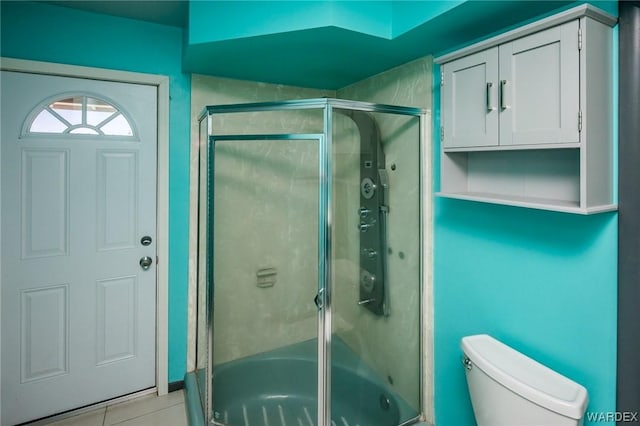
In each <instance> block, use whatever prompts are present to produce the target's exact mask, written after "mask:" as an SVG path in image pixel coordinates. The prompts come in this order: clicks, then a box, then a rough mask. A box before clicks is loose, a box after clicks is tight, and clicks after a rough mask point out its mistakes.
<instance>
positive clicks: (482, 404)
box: [462, 334, 589, 426]
mask: <svg viewBox="0 0 640 426" xmlns="http://www.w3.org/2000/svg"><path fill="white" fill-rule="evenodd" d="M462 350H463V352H464V354H465V359H464V365H465V371H466V376H467V385H468V387H469V394H470V396H471V403H472V405H473V412H474V415H475V417H476V422H477V424H478V426H515V425H517V426H543V425H544V426H577V425H582V423H583V417H584V412H585V410H586V408H587V404H588V402H589V399H588V396H587V390H586V389H585V388H584V387H583V386H581V385H579V384H578V383H576V382H574V381H572V380H570V379H568V378H566V377H564V376H562V375H561V374H559V373H557V372H555V371H553V370H551V369H550V368H548V367H545V366H544V365H542V364H540V363H539V362H537V361H534V360H533V359H531V358H529V357H527V356H525V355H523V354H521V353H520V352H518V351H516V350H514V349H512V348H510V347H509V346H507V345H505V344H504V343H501V342H499V341H497V340H496V339H494V338H492V337H491V336H489V335H486V334H480V335H475V336H467V337H463V338H462Z"/></svg>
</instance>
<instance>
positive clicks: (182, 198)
mask: <svg viewBox="0 0 640 426" xmlns="http://www.w3.org/2000/svg"><path fill="white" fill-rule="evenodd" d="M1 7H2V10H1V13H2V17H1V19H2V20H1V23H2V28H1V34H0V36H1V47H0V55H2V56H5V57H13V58H19V59H29V60H36V61H47V62H56V63H63V64H72V65H83V66H91V67H99V68H110V69H117V70H126V71H135V72H143V73H152V74H163V75H167V76H169V78H170V87H169V90H170V96H171V103H170V110H169V114H170V123H169V132H170V134H169V156H170V159H169V239H170V246H169V381H170V382H172V381H177V380H182V378H183V376H184V373H185V371H186V356H187V349H186V348H187V344H186V341H187V265H188V262H187V259H188V217H189V195H188V193H189V191H188V188H189V108H190V77H189V76H188V75H186V74H182V72H181V66H182V64H181V58H182V30H180V29H178V28H173V27H168V26H162V25H156V24H150V23H146V22H140V21H134V20H129V19H122V18H115V17H111V16H106V15H99V14H94V13H87V12H81V11H77V10H73V9H69V8H64V7H56V6H50V5H47V4H43V3H30V2H7V1H3V2H2V3H1Z"/></svg>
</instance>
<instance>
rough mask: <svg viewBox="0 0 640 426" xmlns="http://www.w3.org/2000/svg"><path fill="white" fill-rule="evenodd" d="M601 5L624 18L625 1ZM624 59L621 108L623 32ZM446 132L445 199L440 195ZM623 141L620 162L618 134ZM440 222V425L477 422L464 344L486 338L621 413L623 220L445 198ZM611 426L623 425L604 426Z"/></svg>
mask: <svg viewBox="0 0 640 426" xmlns="http://www.w3.org/2000/svg"><path fill="white" fill-rule="evenodd" d="M597 6H599V7H602V6H605V10H607V11H609V12H610V13H614V14H616V12H617V7H616V6H617V5H616V3H615V2H613V3H612V2H606V3H604V2H600V4H598V5H597ZM614 52H616V53H615V54H614V58H613V59H614V62H613V63H614V76H616V80H614V84H613V87H612V91H613V93H615V94H616V95H614V105H615V106H616V107H617V60H616V58H617V29H615V30H614ZM433 76H434V85H433V87H434V105H435V106H436V107H435V109H434V128H435V129H439V128H440V111H439V107H438V106H439V104H440V99H439V90H440V86H439V85H440V67H439V66H434V74H433ZM616 107H614V111H612V115H613V116H614V117H617V113H616V111H617V110H616ZM614 122H617V118H616V119H615V120H614ZM438 134H439V132H434V135H436V140H434V144H435V145H434V154H435V164H434V170H435V174H436V175H435V182H434V186H435V191H437V190H438V189H439V187H440V177H439V175H440V168H439V158H440V141H439V140H437V137H438ZM614 142H615V144H614V145H615V147H616V148H614V151H615V152H614V154H615V153H617V129H616V130H615V131H614ZM616 174H617V168H616ZM616 179H617V176H616ZM615 182H616V188H617V180H615ZM615 192H617V189H616V191H615ZM434 214H435V218H434V345H435V354H434V365H435V368H434V370H435V377H434V382H435V418H436V424H437V426H460V425H473V424H475V422H474V417H473V411H472V407H471V401H470V399H469V395H468V390H467V385H466V380H465V375H464V370H463V368H462V365H461V362H460V361H461V354H462V351H461V349H460V339H461V338H462V337H463V336H466V335H472V334H480V333H487V334H490V335H492V336H493V337H495V338H497V339H499V340H501V341H503V342H504V343H506V344H508V345H510V346H512V347H514V348H516V349H517V350H519V351H521V352H523V353H525V354H527V355H528V356H530V357H532V358H534V359H536V360H538V361H539V362H541V363H543V364H545V365H547V366H548V367H550V368H552V369H554V370H556V371H558V372H560V373H561V374H564V375H566V376H567V377H569V378H571V379H573V380H575V381H577V382H578V383H580V384H582V385H583V386H585V387H586V388H587V390H588V392H589V400H590V402H589V405H588V407H587V411H588V412H613V411H615V409H616V356H617V351H616V344H617V341H616V336H617V248H618V247H617V246H618V225H617V220H618V215H617V213H603V214H597V215H592V216H581V215H572V214H566V213H556V212H548V211H542V210H533V209H524V208H518V207H509V206H500V205H493V204H485V203H477V202H469V201H460V200H451V199H444V198H436V199H435V213H434ZM602 424H614V422H610V423H602V422H598V423H597V425H602ZM587 425H594V426H595V425H596V423H593V422H589V421H585V426H587Z"/></svg>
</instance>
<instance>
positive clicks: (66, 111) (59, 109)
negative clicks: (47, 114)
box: [49, 96, 84, 125]
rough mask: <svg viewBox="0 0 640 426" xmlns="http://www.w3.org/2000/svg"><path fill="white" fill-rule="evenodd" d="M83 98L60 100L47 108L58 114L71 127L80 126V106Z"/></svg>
mask: <svg viewBox="0 0 640 426" xmlns="http://www.w3.org/2000/svg"><path fill="white" fill-rule="evenodd" d="M83 101H84V98H83V97H82V96H75V97H71V98H67V99H61V100H59V101H56V102H54V103H52V104H51V105H49V108H51V109H52V110H54V111H55V112H56V113H58V114H59V115H60V116H61V117H62V118H64V119H65V120H67V121H68V122H69V124H71V125H77V124H82V104H83Z"/></svg>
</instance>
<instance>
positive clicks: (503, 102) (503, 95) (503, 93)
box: [500, 80, 509, 111]
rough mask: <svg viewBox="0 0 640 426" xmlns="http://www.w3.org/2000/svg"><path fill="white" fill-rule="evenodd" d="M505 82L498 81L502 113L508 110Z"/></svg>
mask: <svg viewBox="0 0 640 426" xmlns="http://www.w3.org/2000/svg"><path fill="white" fill-rule="evenodd" d="M507 83H508V81H507V80H500V109H502V110H503V111H504V110H505V109H508V108H509V105H508V104H507Z"/></svg>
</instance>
